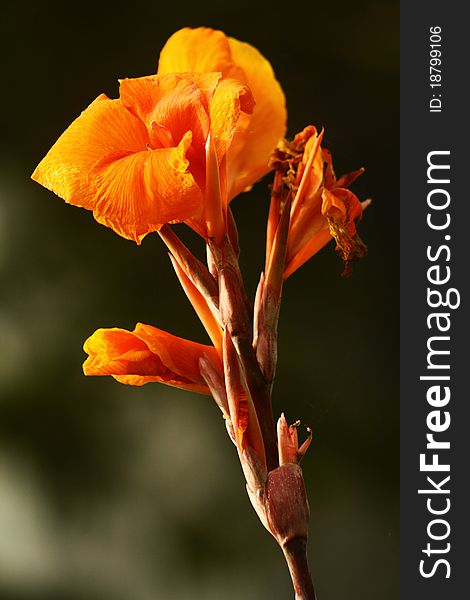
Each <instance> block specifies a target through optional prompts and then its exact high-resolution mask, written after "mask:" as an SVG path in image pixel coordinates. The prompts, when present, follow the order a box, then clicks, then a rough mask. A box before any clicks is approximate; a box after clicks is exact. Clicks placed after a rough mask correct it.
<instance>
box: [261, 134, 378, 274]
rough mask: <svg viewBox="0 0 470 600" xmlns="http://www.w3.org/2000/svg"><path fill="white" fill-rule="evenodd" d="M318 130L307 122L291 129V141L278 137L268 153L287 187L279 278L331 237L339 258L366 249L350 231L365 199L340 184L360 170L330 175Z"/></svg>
mask: <svg viewBox="0 0 470 600" xmlns="http://www.w3.org/2000/svg"><path fill="white" fill-rule="evenodd" d="M322 138H323V131H322V132H321V133H320V134H318V133H317V130H316V129H315V127H313V126H312V125H310V126H308V127H305V129H304V130H303V131H302V132H300V133H299V134H297V135H296V136H295V138H294V140H293V141H292V142H283V143H282V144H281V145H280V146H279V148H278V150H277V151H276V152H275V154H274V157H273V164H274V166H275V168H276V169H278V171H280V172H282V173H284V181H285V182H286V183H287V185H288V187H289V188H290V189H291V190H292V194H293V196H294V197H293V201H292V208H291V218H290V227H289V235H288V243H287V255H286V268H285V272H284V277H285V278H287V277H289V276H290V275H291V274H292V273H293V272H294V271H296V270H297V269H298V268H299V267H300V266H301V265H303V264H304V263H305V262H306V261H307V260H309V259H310V258H311V257H312V256H313V255H314V254H316V253H317V252H318V251H319V250H320V249H321V248H323V246H325V244H327V243H328V242H329V241H330V240H331V239H332V238H334V239H335V241H336V249H337V251H338V252H339V254H340V256H341V257H342V258H343V260H344V263H345V269H344V275H347V274H349V272H350V262H351V261H353V260H355V259H357V258H360V257H362V256H364V255H365V253H366V251H367V248H366V246H365V245H364V243H363V242H362V240H361V239H360V237H359V236H358V234H357V232H356V226H355V221H356V220H358V219H360V218H361V216H362V211H363V209H364V208H365V207H366V206H367V205H368V204H369V203H370V201H365V202H363V203H361V202H360V201H359V200H358V198H357V196H355V194H353V193H352V192H351V191H350V190H348V189H346V187H347V186H349V185H351V184H352V183H353V182H354V181H355V180H356V179H357V177H359V175H361V174H362V173H363V171H364V169H359V170H357V171H354V172H353V173H349V174H347V175H344V176H343V177H341V178H340V179H336V175H335V173H334V170H333V165H332V159H331V154H330V152H329V151H328V150H326V149H325V148H322V147H321V141H322Z"/></svg>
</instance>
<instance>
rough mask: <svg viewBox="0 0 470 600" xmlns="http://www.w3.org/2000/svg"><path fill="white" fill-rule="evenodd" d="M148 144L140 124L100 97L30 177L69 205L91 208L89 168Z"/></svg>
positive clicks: (120, 106) (131, 116)
mask: <svg viewBox="0 0 470 600" xmlns="http://www.w3.org/2000/svg"><path fill="white" fill-rule="evenodd" d="M148 141H149V138H148V134H147V130H146V128H145V126H144V124H143V123H142V122H141V121H140V120H139V119H137V118H136V117H135V116H133V115H132V114H131V113H130V112H129V111H127V110H126V109H125V108H124V106H123V105H122V103H121V102H120V100H110V99H109V98H108V97H107V96H105V94H102V95H101V96H99V97H98V98H97V99H96V100H95V101H94V102H92V103H91V104H90V106H89V107H88V108H86V109H85V110H84V111H83V112H82V114H81V115H80V116H79V117H78V118H77V119H75V121H73V123H72V124H71V125H70V126H69V127H68V128H67V129H66V130H65V132H64V133H63V134H62V135H61V136H60V138H59V139H58V140H57V142H56V143H55V144H54V145H53V146H52V148H51V149H50V150H49V152H48V153H47V155H46V156H45V157H44V158H43V160H42V161H41V162H40V163H39V165H38V166H37V167H36V170H35V171H34V173H33V175H32V178H33V179H34V180H35V181H37V182H38V183H40V184H41V185H43V186H44V187H46V188H48V189H49V190H51V191H52V192H54V193H55V194H57V195H58V196H60V197H61V198H63V199H64V200H65V201H66V202H68V203H69V204H74V205H75V206H81V207H83V208H87V209H93V204H94V202H93V198H94V196H93V193H92V191H91V190H90V187H89V172H90V169H91V168H92V166H93V165H94V164H95V163H96V162H97V161H98V160H100V159H101V158H103V157H104V156H106V155H108V154H110V153H114V152H120V153H123V154H130V153H133V152H139V151H141V150H145V148H146V145H147V143H148Z"/></svg>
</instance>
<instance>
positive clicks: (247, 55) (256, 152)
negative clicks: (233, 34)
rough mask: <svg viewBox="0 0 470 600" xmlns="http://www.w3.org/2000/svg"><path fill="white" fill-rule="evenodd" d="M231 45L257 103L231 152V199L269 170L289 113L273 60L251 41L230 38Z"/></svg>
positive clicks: (229, 167) (234, 59) (235, 61)
mask: <svg viewBox="0 0 470 600" xmlns="http://www.w3.org/2000/svg"><path fill="white" fill-rule="evenodd" d="M229 44H230V50H231V52H232V59H233V61H234V63H235V64H236V65H237V66H238V67H241V69H242V70H243V72H244V74H245V78H246V79H245V81H244V83H246V84H247V85H248V87H249V88H250V90H251V92H252V94H253V97H254V99H255V103H256V105H255V108H254V111H253V114H252V116H251V118H250V119H249V124H248V125H247V127H246V128H243V127H241V126H240V131H239V132H237V133H236V135H235V136H234V140H233V143H232V147H231V149H230V151H229V154H228V163H227V168H228V174H229V183H228V186H229V198H233V197H234V196H236V195H237V194H239V193H240V192H241V191H243V190H244V189H246V188H247V187H248V186H250V185H253V183H255V182H256V181H257V180H258V179H260V178H261V177H262V176H263V175H265V174H266V173H267V172H268V171H269V167H268V161H269V157H270V156H271V153H272V152H273V150H274V148H275V147H276V145H277V143H278V141H279V140H280V139H281V138H282V137H283V135H284V134H285V131H286V119H287V112H286V107H285V97H284V93H283V91H282V88H281V86H280V84H279V82H278V81H277V79H276V77H275V75H274V71H273V69H272V67H271V65H270V63H269V62H268V61H267V60H266V59H265V58H264V56H263V55H262V54H261V53H260V52H259V51H258V50H257V49H256V48H254V47H253V46H251V45H250V44H247V43H245V42H240V41H238V40H236V39H234V38H229ZM242 81H243V80H242ZM243 118H245V119H246V117H243Z"/></svg>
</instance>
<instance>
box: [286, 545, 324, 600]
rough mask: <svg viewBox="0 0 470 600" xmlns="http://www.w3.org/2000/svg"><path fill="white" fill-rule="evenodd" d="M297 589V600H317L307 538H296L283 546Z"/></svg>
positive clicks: (295, 588)
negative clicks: (309, 562)
mask: <svg viewBox="0 0 470 600" xmlns="http://www.w3.org/2000/svg"><path fill="white" fill-rule="evenodd" d="M282 551H283V552H284V556H285V558H286V561H287V565H288V567H289V571H290V575H291V578H292V583H293V585H294V590H295V600H316V596H315V590H314V588H313V582H312V576H311V575H310V569H309V566H308V560H307V540H306V539H305V538H294V539H292V540H289V541H288V542H286V543H285V544H284V546H283V548H282Z"/></svg>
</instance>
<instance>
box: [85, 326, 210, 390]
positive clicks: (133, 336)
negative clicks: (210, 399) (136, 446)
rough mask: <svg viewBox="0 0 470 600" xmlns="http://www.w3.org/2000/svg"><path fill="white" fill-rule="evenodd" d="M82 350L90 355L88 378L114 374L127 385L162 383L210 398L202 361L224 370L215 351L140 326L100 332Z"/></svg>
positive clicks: (86, 366) (159, 330)
mask: <svg viewBox="0 0 470 600" xmlns="http://www.w3.org/2000/svg"><path fill="white" fill-rule="evenodd" d="M83 348H84V350H85V352H86V353H87V354H88V355H89V356H88V358H87V360H86V361H85V363H84V364H83V371H84V373H85V375H111V376H112V377H114V378H115V379H117V380H118V381H120V382H121V383H126V384H128V385H144V384H145V383H149V382H159V383H165V384H166V385H171V386H174V387H179V388H182V389H186V390H191V391H195V392H199V393H202V394H207V395H210V391H209V389H208V387H207V385H206V384H205V382H204V379H203V378H202V376H201V374H200V371H199V360H200V358H205V359H206V360H209V361H211V363H212V364H213V365H214V366H215V368H217V369H221V363H220V359H219V357H218V355H217V351H216V350H215V348H213V347H211V346H205V345H203V344H197V343H195V342H191V341H189V340H185V339H183V338H179V337H176V336H174V335H171V334H170V333H167V332H166V331H162V330H161V329H157V328H156V327H152V326H151V325H143V324H141V323H138V324H137V325H136V328H135V329H134V331H133V332H131V331H126V330H125V329H119V328H116V327H115V328H112V329H98V330H97V331H95V333H94V334H93V335H92V336H91V337H89V338H88V339H87V340H86V342H85V344H84V347H83Z"/></svg>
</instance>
